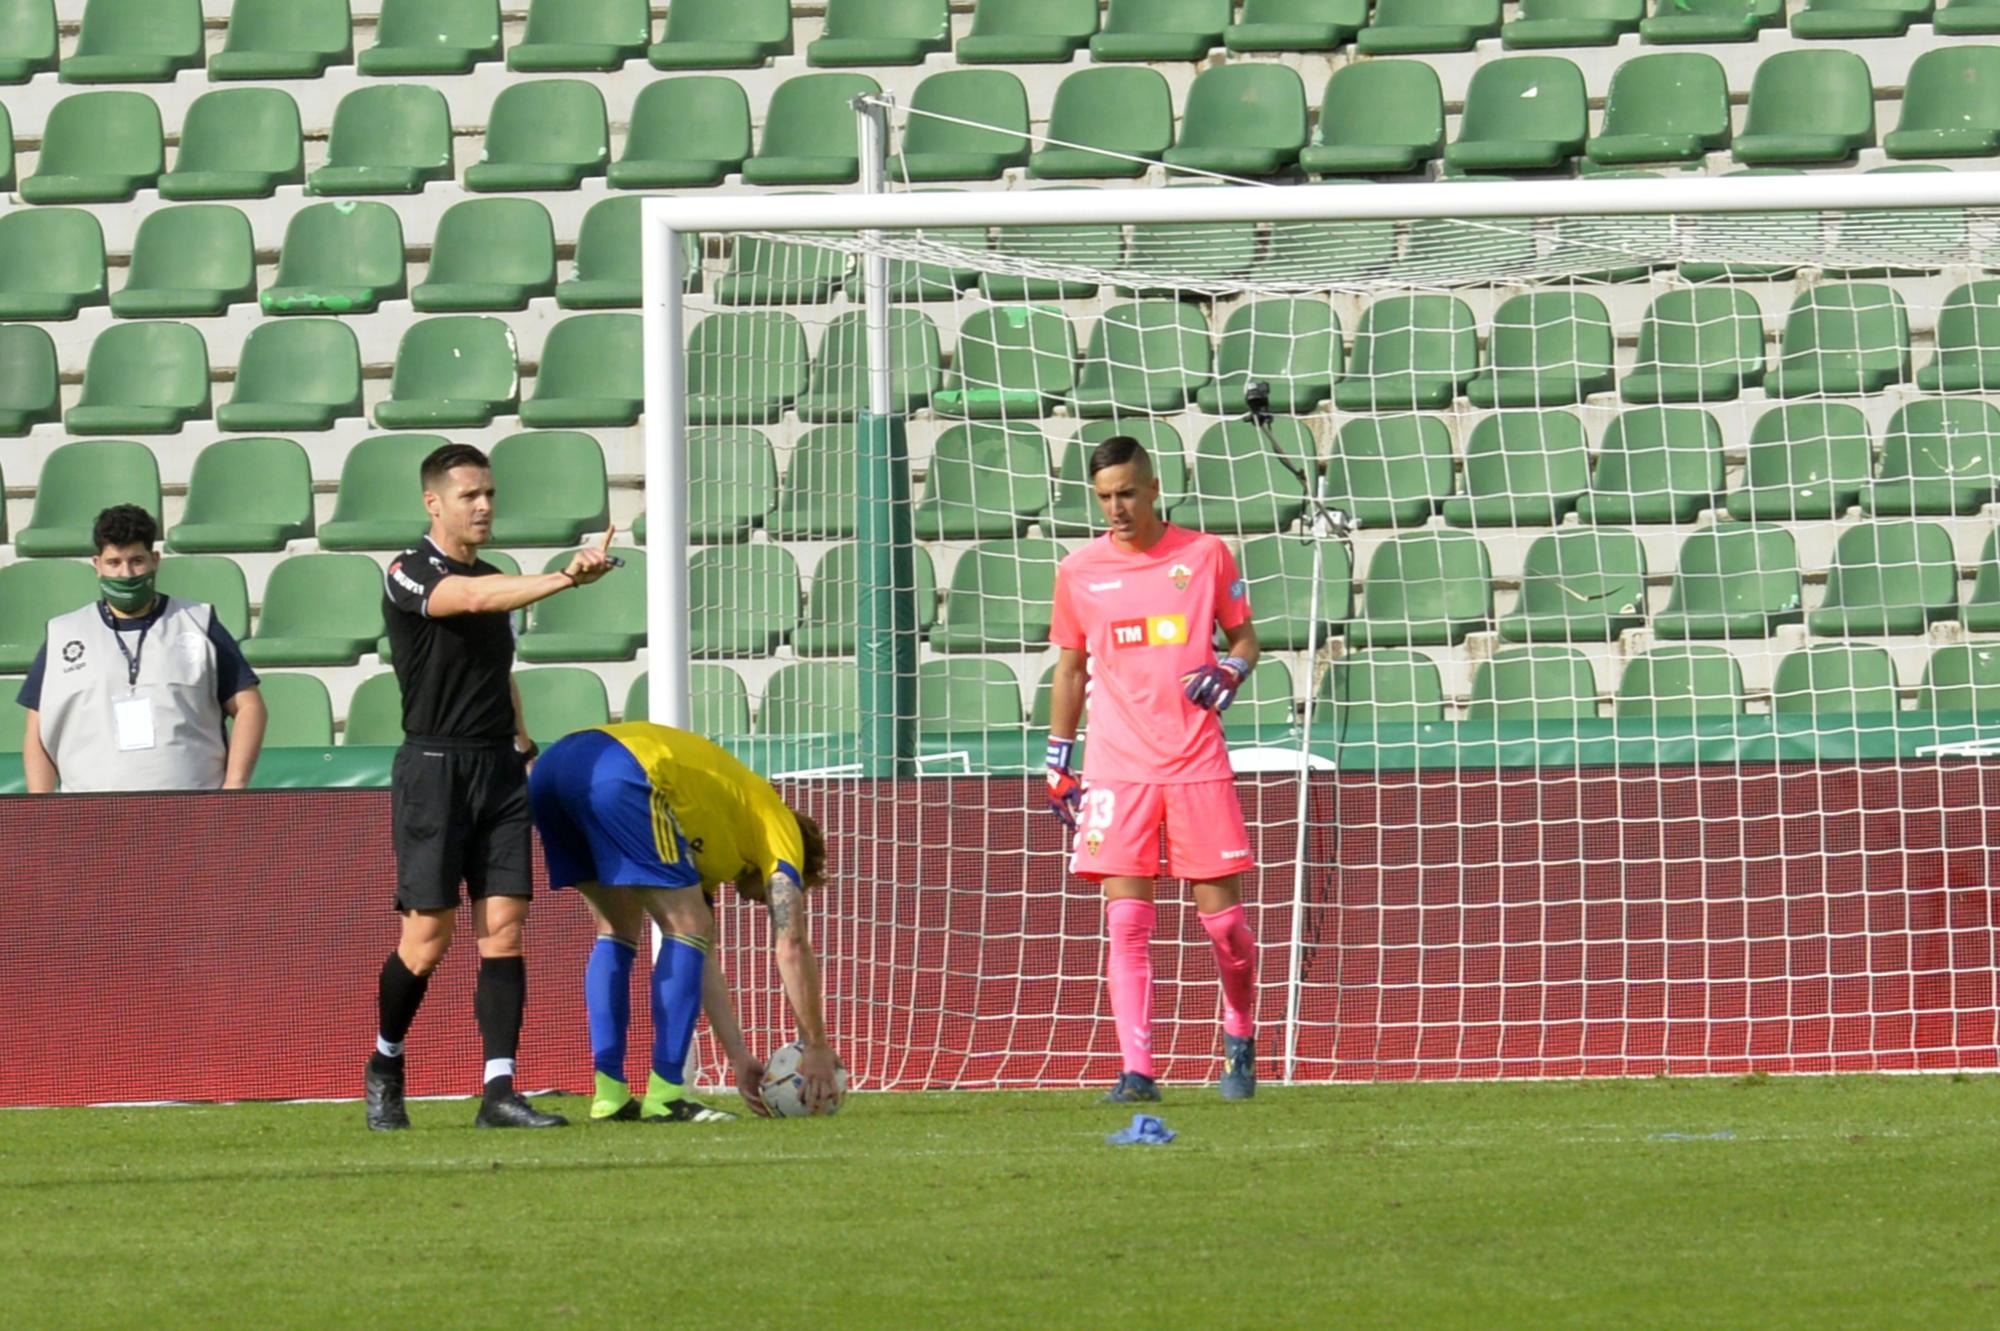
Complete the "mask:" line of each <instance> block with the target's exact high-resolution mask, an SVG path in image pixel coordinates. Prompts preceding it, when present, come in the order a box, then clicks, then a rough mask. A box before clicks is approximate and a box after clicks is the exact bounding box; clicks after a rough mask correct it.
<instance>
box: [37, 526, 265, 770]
mask: <svg viewBox="0 0 2000 1331" xmlns="http://www.w3.org/2000/svg"><path fill="white" fill-rule="evenodd" d="M159 539H160V529H159V524H158V523H156V522H155V521H154V520H153V515H152V514H150V513H148V512H147V511H146V510H145V509H143V508H140V507H139V506H138V505H137V504H119V505H116V506H114V507H112V508H107V509H105V510H104V511H103V512H102V513H99V514H98V515H97V524H96V526H95V527H94V528H93V529H92V533H91V541H92V544H94V545H95V546H96V547H97V554H96V556H95V557H94V558H93V559H92V560H91V564H92V565H93V566H94V567H95V568H96V570H97V586H98V590H99V592H100V593H101V594H102V595H101V599H99V600H96V601H93V602H91V603H90V604H89V605H87V606H84V607H83V608H82V609H80V610H72V611H70V612H69V613H68V614H66V615H57V616H56V617H55V618H54V619H51V620H50V621H49V627H48V637H47V638H46V639H45V640H44V641H43V643H42V650H41V651H40V652H38V653H36V655H35V663H34V665H33V666H31V667H30V668H29V670H28V677H27V679H26V680H25V681H24V682H23V683H22V685H21V692H20V695H19V702H20V704H21V706H23V707H25V708H27V709H28V731H27V737H26V740H25V742H24V743H23V745H22V753H21V759H22V766H23V767H24V768H25V769H26V773H27V778H28V790H29V793H31V794H36V795H46V794H49V793H51V792H53V791H54V790H56V789H57V787H58V786H60V787H61V788H62V789H63V790H64V791H66V792H72V793H73V792H78V791H109V790H218V789H220V790H241V789H242V788H243V787H245V786H247V785H249V784H250V773H251V772H252V771H253V770H255V768H256V766H257V753H258V750H259V749H261V748H262V747H263V744H264V721H265V711H264V698H263V695H262V694H261V693H260V692H258V689H257V675H256V673H255V672H254V671H252V670H251V669H250V665H249V663H248V662H247V661H245V660H244V659H243V652H242V649H241V648H239V647H238V646H237V645H236V639H235V638H234V637H233V636H231V634H230V632H229V630H228V629H226V628H224V627H223V626H222V621H221V620H220V619H219V618H217V616H216V613H215V607H214V606H210V605H203V604H201V603H199V602H195V601H183V600H181V599H179V598H178V597H171V596H162V595H160V594H159V592H158V591H157V590H156V589H155V588H154V585H153V578H154V575H155V573H156V572H157V571H158V570H159V566H160V558H159V556H158V555H157V554H155V553H154V550H153V547H154V545H156V544H157V543H158V541H159ZM224 717H234V718H235V719H236V727H235V733H234V734H233V735H232V734H231V733H229V731H227V730H226V729H225V728H224V725H223V718H224Z"/></svg>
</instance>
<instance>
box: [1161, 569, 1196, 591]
mask: <svg viewBox="0 0 2000 1331" xmlns="http://www.w3.org/2000/svg"><path fill="white" fill-rule="evenodd" d="M1167 576H1168V577H1170V578H1172V579H1173V580H1174V590H1175V591H1177V592H1184V591H1186V590H1187V589H1188V584H1189V583H1190V582H1193V581H1194V570H1193V569H1191V568H1189V567H1188V566H1187V565H1186V564H1176V565H1174V566H1173V567H1172V568H1170V569H1168V570H1167Z"/></svg>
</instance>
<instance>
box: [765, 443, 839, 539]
mask: <svg viewBox="0 0 2000 1331" xmlns="http://www.w3.org/2000/svg"><path fill="white" fill-rule="evenodd" d="M854 449H855V444H854V431H853V430H851V429H849V428H847V427H845V426H839V425H825V426H821V427H820V428H818V429H816V430H807V431H806V432H805V433H804V434H802V435H800V436H799V439H798V442H797V443H796V444H795V445H793V447H792V460H791V463H790V465H789V466H787V467H786V468H785V475H784V478H783V480H781V481H780V482H779V485H778V501H777V505H776V506H775V507H774V508H773V509H772V510H771V515H770V516H769V517H768V518H767V519H765V522H764V529H765V530H766V531H768V532H770V533H771V535H772V536H774V537H777V538H779V539H781V540H790V541H796V540H825V539H836V540H837V539H842V538H845V537H850V536H853V535H854V534H855V520H854V504H855V498H854V496H855V480H854V460H855V453H854Z"/></svg>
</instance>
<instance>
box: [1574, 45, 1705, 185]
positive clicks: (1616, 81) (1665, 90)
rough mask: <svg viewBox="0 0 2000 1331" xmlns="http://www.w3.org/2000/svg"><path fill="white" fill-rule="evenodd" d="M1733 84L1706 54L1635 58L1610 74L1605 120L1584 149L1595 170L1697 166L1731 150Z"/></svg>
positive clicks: (1677, 52)
mask: <svg viewBox="0 0 2000 1331" xmlns="http://www.w3.org/2000/svg"><path fill="white" fill-rule="evenodd" d="M1729 132H1730V130H1729V82H1728V79H1727V77H1726V76H1725V75H1724V74H1723V72H1722V62H1721V61H1719V60H1717V59H1716V58H1715V57H1714V56H1712V55H1710V54H1708V53H1707V52H1706V51H1662V52H1660V53H1658V54H1656V55H1642V56H1634V57H1633V58H1632V59H1630V60H1627V61H1625V62H1624V63H1623V64H1621V65H1619V66H1618V68H1617V69H1615V70H1613V71H1612V72H1611V86H1610V87H1609V88H1608V89H1607V90H1606V92H1605V95H1604V120H1603V123H1602V124H1601V125H1600V126H1599V127H1598V131H1597V133H1596V134H1595V135H1594V136H1592V137H1591V138H1590V139H1589V140H1588V141H1586V142H1585V144H1584V145H1583V151H1584V155H1585V156H1586V157H1588V158H1589V159H1590V161H1591V162H1592V163H1593V164H1594V165H1597V166H1602V167H1616V166H1629V165H1631V164H1633V163H1635V162H1699V161H1701V159H1702V157H1703V155H1704V154H1706V153H1710V152H1716V151H1719V150H1721V149H1723V148H1726V147H1728V146H1729Z"/></svg>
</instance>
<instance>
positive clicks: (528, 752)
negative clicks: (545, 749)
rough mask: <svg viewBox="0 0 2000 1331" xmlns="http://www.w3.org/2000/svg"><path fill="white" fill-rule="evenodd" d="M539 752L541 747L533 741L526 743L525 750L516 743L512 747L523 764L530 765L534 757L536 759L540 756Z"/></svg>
mask: <svg viewBox="0 0 2000 1331" xmlns="http://www.w3.org/2000/svg"><path fill="white" fill-rule="evenodd" d="M541 751H542V746H541V745H539V744H537V743H535V741H533V740H529V741H528V747H527V748H525V749H524V748H522V747H521V746H520V744H519V743H518V742H517V743H516V744H515V746H514V752H516V753H518V754H520V755H521V761H522V762H524V763H531V762H533V761H535V759H536V757H538V756H539V755H540V754H541Z"/></svg>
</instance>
